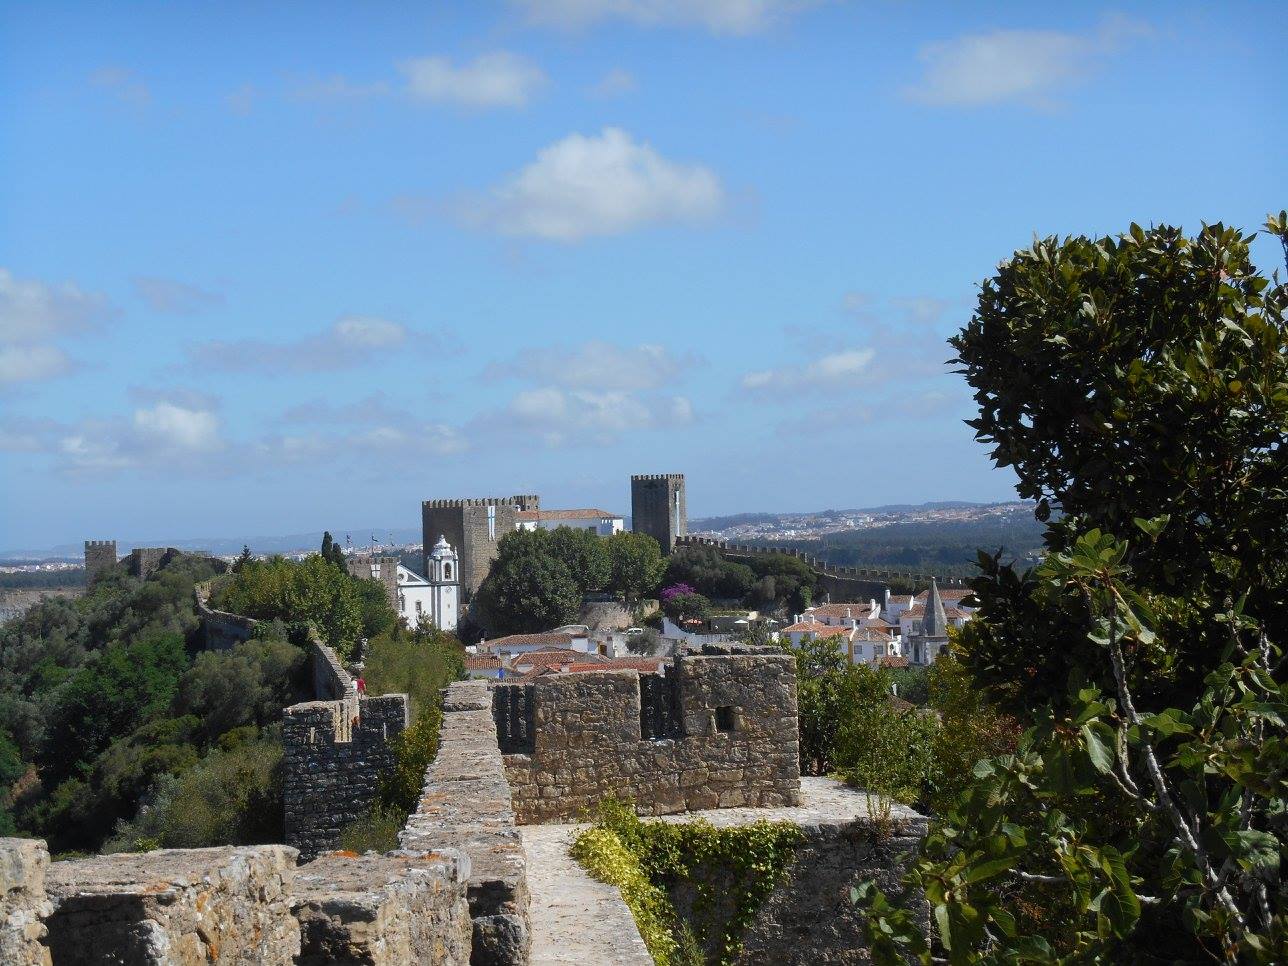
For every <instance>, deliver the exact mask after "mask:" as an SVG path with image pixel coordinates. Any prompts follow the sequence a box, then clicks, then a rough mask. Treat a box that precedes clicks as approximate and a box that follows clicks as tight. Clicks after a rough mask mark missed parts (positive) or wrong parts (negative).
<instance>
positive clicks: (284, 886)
mask: <svg viewBox="0 0 1288 966" xmlns="http://www.w3.org/2000/svg"><path fill="white" fill-rule="evenodd" d="M294 873H295V850H294V849H290V848H287V847H285V846H282V845H262V846H254V847H247V848H220V849H165V850H161V851H158V852H146V853H142V854H137V855H135V854H127V855H109V856H100V857H96V858H91V859H79V860H76V861H72V862H55V863H53V864H52V865H51V866H50V867H49V873H48V876H47V888H48V891H49V897H50V899H51V900H52V901H53V904H54V911H53V914H52V915H50V917H49V919H48V921H47V925H48V928H49V938H48V945H49V949H50V952H51V953H52V954H53V961H54V962H55V963H56V964H57V966H80V964H87V966H88V964H91V963H95V964H97V963H131V964H135V963H138V964H153V963H155V964H162V963H165V964H172V963H183V964H188V963H192V964H196V963H227V964H233V963H236V964H246V966H251V964H260V963H262V964H270V966H271V964H278V963H280V964H289V963H291V962H292V961H293V960H294V958H295V956H296V954H297V953H299V951H300V929H299V925H298V923H297V922H296V920H295V917H294V916H293V915H292V914H291V902H290V889H291V881H292V878H293V876H294Z"/></svg>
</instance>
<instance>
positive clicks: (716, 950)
mask: <svg viewBox="0 0 1288 966" xmlns="http://www.w3.org/2000/svg"><path fill="white" fill-rule="evenodd" d="M800 839H801V832H800V829H799V828H798V827H797V826H795V825H793V824H791V823H790V822H763V821H762V822H754V823H752V824H750V825H740V826H736V827H732V828H717V827H716V826H714V825H712V824H711V823H710V822H707V821H704V820H702V819H697V820H695V821H691V822H660V821H650V822H644V821H641V820H640V819H639V818H638V817H637V816H636V815H635V812H634V810H633V808H632V807H631V806H630V805H629V804H628V803H624V802H620V801H616V800H611V799H610V800H606V801H604V802H602V803H601V804H600V806H599V811H598V819H597V821H596V823H595V825H593V826H592V827H591V828H589V829H587V830H586V831H585V832H583V833H582V834H581V835H579V836H578V837H577V840H576V842H574V844H573V849H572V854H573V857H574V858H575V859H577V861H578V862H580V863H581V864H582V866H583V867H584V868H585V869H586V870H587V871H588V872H589V873H590V874H591V875H592V876H594V877H595V878H597V879H600V880H601V881H604V882H608V883H609V884H610V885H615V886H617V887H618V888H619V889H621V891H622V898H623V899H624V900H625V901H626V904H627V906H629V907H630V910H631V913H632V914H633V915H634V916H635V922H636V925H637V926H638V927H639V930H640V935H641V936H642V937H643V939H644V942H645V944H646V945H647V946H648V949H649V953H650V954H651V955H652V956H653V960H654V962H656V963H658V964H680V963H686V964H687V963H694V962H696V963H701V962H703V960H704V959H708V960H709V961H711V962H716V963H721V964H724V963H732V962H733V961H734V960H735V959H736V958H737V956H738V953H739V951H740V949H741V947H742V934H743V931H744V930H745V929H746V928H747V926H748V925H750V923H751V922H752V920H753V919H754V918H755V916H756V912H757V910H759V908H760V906H761V904H762V903H763V902H764V901H765V899H767V898H768V897H769V894H770V893H771V892H773V891H774V888H775V887H776V886H777V885H778V884H779V883H780V882H781V881H782V880H783V877H784V876H785V875H786V873H787V871H788V868H789V867H790V865H791V862H792V858H793V856H794V854H795V850H796V846H797V844H798V843H799V842H800ZM677 900H678V901H677ZM677 905H679V906H681V907H682V908H683V912H681V909H680V908H677ZM704 950H705V956H704V954H703V951H704Z"/></svg>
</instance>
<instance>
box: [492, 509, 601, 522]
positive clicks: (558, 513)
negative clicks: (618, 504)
mask: <svg viewBox="0 0 1288 966" xmlns="http://www.w3.org/2000/svg"><path fill="white" fill-rule="evenodd" d="M514 516H515V519H517V520H524V521H533V520H535V521H538V522H540V521H542V520H596V519H608V520H616V519H618V518H619V516H620V514H617V513H609V512H608V511H607V510H596V509H593V508H591V509H585V510H520V511H519V512H518V513H516V514H515V515H514Z"/></svg>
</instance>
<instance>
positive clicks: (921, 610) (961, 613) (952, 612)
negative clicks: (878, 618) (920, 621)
mask: <svg viewBox="0 0 1288 966" xmlns="http://www.w3.org/2000/svg"><path fill="white" fill-rule="evenodd" d="M925 613H926V608H925V607H924V606H923V605H921V604H917V605H916V606H915V607H911V608H909V609H908V610H906V611H904V612H903V613H902V614H900V615H899V619H900V620H903V619H904V618H905V617H910V618H912V619H913V620H916V619H917V618H919V617H924V616H925ZM972 613H973V611H969V610H962V609H961V608H959V607H945V608H944V616H945V617H947V618H948V619H949V620H956V619H958V618H961V617H970V616H971V614H972Z"/></svg>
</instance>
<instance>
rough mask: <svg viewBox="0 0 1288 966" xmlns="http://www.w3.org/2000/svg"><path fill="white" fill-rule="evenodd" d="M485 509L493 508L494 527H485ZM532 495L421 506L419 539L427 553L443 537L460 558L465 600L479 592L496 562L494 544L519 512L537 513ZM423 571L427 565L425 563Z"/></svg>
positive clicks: (511, 526) (536, 499)
mask: <svg viewBox="0 0 1288 966" xmlns="http://www.w3.org/2000/svg"><path fill="white" fill-rule="evenodd" d="M488 507H493V508H494V510H493V513H494V516H493V525H492V527H490V528H489V527H488ZM540 508H541V499H540V497H538V496H536V495H535V494H520V495H517V496H503V497H480V498H477V499H470V500H426V501H424V502H423V503H422V504H421V507H420V515H421V536H422V541H423V546H424V552H425V553H426V554H428V553H429V551H430V550H431V549H432V548H433V546H434V544H435V543H437V542H438V538H439V537H446V538H447V542H448V543H450V544H451V545H452V547H453V549H455V550H456V553H457V556H458V557H459V558H460V568H461V592H462V593H463V594H465V595H466V596H467V597H468V596H469V595H471V594H473V593H474V592H475V591H476V590H478V588H479V585H480V584H481V583H483V581H484V579H485V578H486V577H487V572H488V568H489V567H491V566H492V561H493V560H495V559H496V555H497V543H498V542H499V541H500V539H501V538H502V537H503V536H505V535H506V534H507V533H510V532H512V531H513V530H514V528H515V523H516V521H517V519H518V518H517V516H516V514H517V513H518V511H519V510H538V509H540ZM424 566H425V572H426V573H428V572H429V564H428V562H425V565H424Z"/></svg>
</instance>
